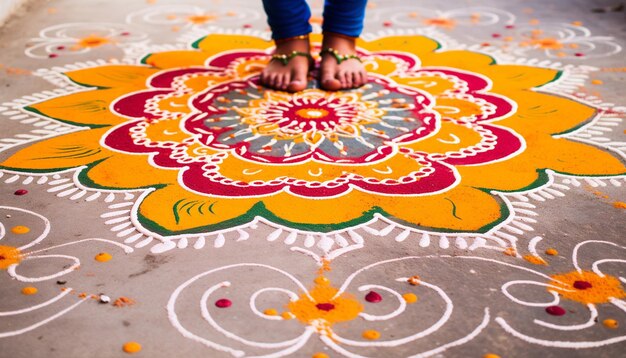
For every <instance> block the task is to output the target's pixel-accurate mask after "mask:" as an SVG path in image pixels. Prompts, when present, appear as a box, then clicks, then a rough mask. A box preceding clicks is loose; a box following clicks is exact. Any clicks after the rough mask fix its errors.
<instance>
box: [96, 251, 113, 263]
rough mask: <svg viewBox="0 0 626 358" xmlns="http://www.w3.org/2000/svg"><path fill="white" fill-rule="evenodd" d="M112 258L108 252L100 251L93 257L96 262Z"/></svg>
mask: <svg viewBox="0 0 626 358" xmlns="http://www.w3.org/2000/svg"><path fill="white" fill-rule="evenodd" d="M112 258H113V256H111V254H109V253H108V252H101V253H99V254H97V255H96V257H94V259H95V260H96V261H98V262H107V261H109V260H111V259H112Z"/></svg>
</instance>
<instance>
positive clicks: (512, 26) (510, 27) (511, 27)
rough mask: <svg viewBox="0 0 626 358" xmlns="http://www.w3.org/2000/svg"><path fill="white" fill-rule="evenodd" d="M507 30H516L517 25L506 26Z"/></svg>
mask: <svg viewBox="0 0 626 358" xmlns="http://www.w3.org/2000/svg"><path fill="white" fill-rule="evenodd" d="M505 28H507V29H514V28H515V25H506V26H505Z"/></svg>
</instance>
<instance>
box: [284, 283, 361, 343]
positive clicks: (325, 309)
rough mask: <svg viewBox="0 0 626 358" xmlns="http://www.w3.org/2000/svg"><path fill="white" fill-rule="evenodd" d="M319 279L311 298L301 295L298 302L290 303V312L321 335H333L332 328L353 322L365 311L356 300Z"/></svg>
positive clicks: (310, 292)
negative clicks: (313, 327)
mask: <svg viewBox="0 0 626 358" xmlns="http://www.w3.org/2000/svg"><path fill="white" fill-rule="evenodd" d="M322 277H323V276H320V277H318V278H317V279H316V280H315V281H316V285H315V287H313V289H312V290H310V291H309V295H310V296H311V298H312V299H311V298H309V297H308V296H307V295H306V294H304V293H303V294H301V295H300V299H298V300H297V301H293V302H289V304H288V305H287V308H288V310H289V312H291V313H293V315H294V316H295V317H296V318H297V319H298V320H299V321H301V322H302V323H304V324H307V325H313V326H315V327H316V328H317V330H318V332H319V333H320V334H326V335H332V333H331V331H330V328H331V326H332V325H333V324H335V323H338V322H345V321H351V320H353V319H355V318H357V317H358V315H359V313H361V312H362V311H363V306H362V305H361V304H360V303H359V301H358V300H356V299H355V298H353V297H351V296H349V295H347V294H345V293H343V294H341V295H339V296H337V297H335V295H337V293H338V292H339V291H338V290H337V289H336V288H335V287H333V286H332V285H331V284H330V281H328V279H326V281H324V280H321V279H320V278H322Z"/></svg>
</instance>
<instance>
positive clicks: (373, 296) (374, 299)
mask: <svg viewBox="0 0 626 358" xmlns="http://www.w3.org/2000/svg"><path fill="white" fill-rule="evenodd" d="M365 300H366V301H367V302H371V303H378V302H380V301H382V300H383V297H382V296H381V295H380V294H379V293H378V292H375V291H370V292H369V293H368V294H367V295H365Z"/></svg>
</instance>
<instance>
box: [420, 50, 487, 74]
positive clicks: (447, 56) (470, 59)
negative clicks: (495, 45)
mask: <svg viewBox="0 0 626 358" xmlns="http://www.w3.org/2000/svg"><path fill="white" fill-rule="evenodd" d="M420 59H421V60H422V66H425V67H426V66H434V67H452V68H456V69H461V70H468V71H474V72H478V73H481V70H483V69H484V68H486V67H487V66H491V65H493V64H495V60H494V59H493V58H492V57H490V56H487V55H483V54H480V53H477V52H469V51H445V52H436V53H428V54H424V55H423V56H422V57H420Z"/></svg>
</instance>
